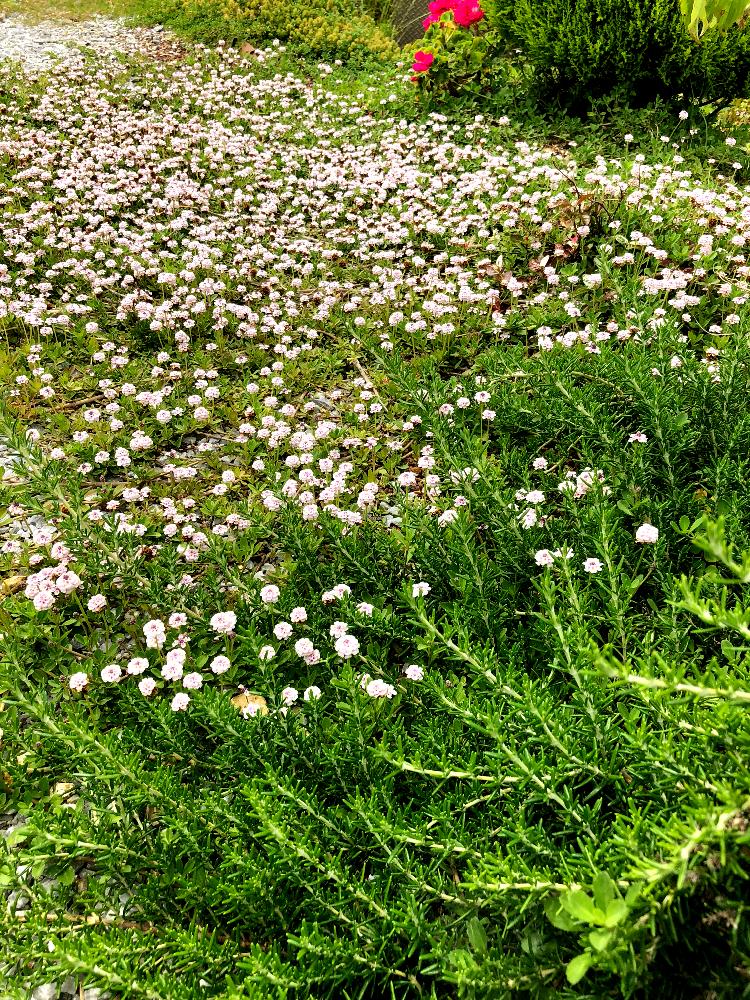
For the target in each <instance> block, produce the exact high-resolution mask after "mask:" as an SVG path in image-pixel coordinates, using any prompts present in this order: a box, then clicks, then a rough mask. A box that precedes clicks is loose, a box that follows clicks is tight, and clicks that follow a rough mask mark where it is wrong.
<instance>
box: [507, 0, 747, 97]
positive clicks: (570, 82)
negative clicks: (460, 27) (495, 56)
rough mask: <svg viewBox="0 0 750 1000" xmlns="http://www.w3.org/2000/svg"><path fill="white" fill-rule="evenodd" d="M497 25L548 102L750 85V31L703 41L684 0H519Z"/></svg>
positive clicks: (737, 89) (724, 93)
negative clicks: (694, 32) (688, 21)
mask: <svg viewBox="0 0 750 1000" xmlns="http://www.w3.org/2000/svg"><path fill="white" fill-rule="evenodd" d="M497 31H498V33H499V35H500V36H501V37H503V38H506V39H508V40H510V41H512V42H514V43H516V44H518V45H519V46H520V47H521V49H522V50H523V53H524V55H525V57H526V58H527V59H528V60H529V62H530V63H531V66H532V67H533V74H534V89H535V92H536V94H537V96H538V98H539V99H540V100H542V101H553V102H555V103H558V102H559V103H562V104H564V105H567V106H573V107H582V106H585V105H586V104H589V103H590V102H591V101H593V100H595V99H596V98H599V97H604V96H606V95H612V94H614V95H616V96H617V97H619V98H620V99H622V100H623V101H626V102H631V103H637V104H643V103H646V102H648V101H651V100H653V99H654V98H656V97H662V98H665V99H674V98H675V97H676V96H677V95H678V94H682V95H684V96H685V98H687V99H695V100H699V101H709V100H721V99H726V98H735V97H742V96H745V95H746V94H747V93H748V87H750V30H748V28H747V27H742V28H739V27H732V28H730V29H729V30H727V31H725V32H718V31H713V32H709V33H707V34H706V36H705V37H704V38H703V39H702V40H701V41H700V42H699V43H698V42H696V41H694V39H693V38H692V37H691V36H690V35H689V33H688V31H687V28H686V26H685V23H684V21H683V18H682V15H681V12H680V4H679V0H518V3H517V4H516V5H515V8H514V11H513V14H512V17H511V18H510V19H503V20H500V21H498V24H497Z"/></svg>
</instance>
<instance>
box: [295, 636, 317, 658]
mask: <svg viewBox="0 0 750 1000" xmlns="http://www.w3.org/2000/svg"><path fill="white" fill-rule="evenodd" d="M314 648H315V647H314V646H313V644H312V642H311V641H310V640H309V639H298V640H297V641H296V642H295V644H294V652H295V653H296V654H297V656H308V655H309V654H310V653H312V651H313V649H314Z"/></svg>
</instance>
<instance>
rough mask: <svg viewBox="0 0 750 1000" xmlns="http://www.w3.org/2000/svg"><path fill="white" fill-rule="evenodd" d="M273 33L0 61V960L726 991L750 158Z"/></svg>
mask: <svg viewBox="0 0 750 1000" xmlns="http://www.w3.org/2000/svg"><path fill="white" fill-rule="evenodd" d="M263 55H264V60H262V61H261V60H258V61H257V62H255V61H250V60H247V59H244V58H242V57H240V56H239V55H237V54H236V53H233V52H224V53H223V54H221V55H218V56H217V55H215V54H214V55H207V54H205V53H199V55H198V56H197V57H196V58H191V59H188V60H187V61H186V62H185V63H180V64H178V65H176V66H156V67H151V66H144V65H142V64H136V65H134V66H132V67H130V68H129V69H128V68H125V69H123V67H121V66H120V65H119V64H117V63H115V62H114V60H113V61H111V62H108V61H105V60H102V61H100V63H99V64H97V65H96V66H92V65H84V64H83V63H82V64H81V66H80V67H78V69H75V68H74V69H73V70H70V69H66V70H65V71H64V72H61V73H58V74H54V73H53V74H51V76H50V78H49V79H48V80H47V81H43V82H42V83H41V84H37V85H35V86H31V85H27V84H21V83H19V80H18V79H17V78H15V77H12V76H8V77H7V78H6V79H5V84H4V86H5V89H4V91H3V101H4V102H5V103H6V106H7V111H8V114H7V122H8V124H7V131H6V133H5V135H4V138H3V143H2V145H1V146H0V195H1V198H0V212H1V213H2V226H0V253H1V254H2V257H3V258H4V259H5V260H7V261H8V263H7V264H6V265H4V269H0V279H2V280H0V303H2V316H1V317H0V332H2V334H3V343H2V349H1V350H0V384H1V385H2V388H3V390H4V395H3V400H4V402H3V419H2V425H1V427H0V437H1V438H2V440H3V441H7V442H9V443H10V444H11V445H12V447H13V449H14V452H15V453H16V454H17V455H18V462H17V476H16V477H13V476H9V477H7V478H6V479H5V480H4V481H3V483H2V494H1V495H0V503H2V507H3V509H4V510H5V511H7V514H6V515H5V516H4V518H3V523H2V527H3V529H4V530H6V531H7V532H8V533H7V534H4V535H3V543H4V544H3V545H2V546H0V558H1V559H2V563H1V564H0V566H1V568H2V577H3V584H2V592H1V593H2V603H0V621H1V622H2V629H3V647H2V654H1V659H0V697H1V698H2V712H1V713H0V726H1V727H2V734H1V739H2V742H1V743H0V751H1V752H2V769H1V773H0V779H1V781H2V786H1V787H2V792H0V806H2V810H3V811H7V812H8V813H11V812H13V811H16V810H17V811H18V813H19V818H18V819H17V822H16V823H15V827H16V828H15V829H14V830H13V832H12V833H11V835H10V836H9V837H8V838H7V839H5V840H3V841H1V842H0V885H2V888H3V891H4V892H5V893H6V900H5V902H6V905H5V906H4V908H3V910H2V915H1V916H0V939H1V940H2V941H3V945H4V947H3V950H2V953H1V954H0V991H2V994H3V995H4V996H5V995H7V996H8V997H14V998H15V997H17V998H19V1000H20V998H22V997H23V998H27V997H28V996H29V995H30V992H31V990H32V989H33V987H35V986H37V985H39V984H42V983H46V982H50V981H59V980H61V979H63V978H65V977H66V976H67V975H72V976H73V977H74V978H75V979H76V980H77V981H78V983H79V984H80V985H81V987H83V986H84V985H85V986H98V987H101V988H104V989H106V990H107V991H108V992H109V993H110V995H111V996H112V997H116V998H119V997H123V998H124V997H146V998H149V1000H197V998H202V997H207V998H214V997H216V998H219V997H221V998H227V1000H229V998H236V1000H239V998H243V997H246V998H254V1000H266V998H268V1000H276V998H287V1000H305V998H314V1000H324V998H331V1000H344V998H346V1000H348V998H352V1000H353V998H355V997H356V998H359V1000H381V998H390V1000H396V998H398V1000H418V998H430V1000H438V998H440V1000H442V998H449V997H450V998H452V997H464V998H471V1000H496V998H497V1000H501V998H510V997H518V996H521V997H529V998H552V997H554V998H561V1000H564V998H574V997H576V998H591V1000H593V998H601V997H617V996H623V995H624V996H634V997H641V996H648V997H650V998H657V1000H671V998H674V997H682V996H684V997H694V996H696V995H698V996H710V995H714V996H718V997H735V996H740V995H742V992H743V991H744V989H745V984H746V981H747V977H748V970H749V969H750V924H749V923H748V914H747V902H746V901H747V876H748V869H749V867H750V861H749V855H748V845H749V844H750V828H749V827H748V823H749V822H750V720H748V714H747V713H748V710H749V709H750V704H748V703H749V702H750V557H749V556H748V555H744V556H743V555H738V552H742V551H746V550H750V509H749V508H748V494H749V491H750V464H749V462H748V454H749V452H750V411H748V406H747V395H748V388H749V387H750V318H749V317H748V315H747V312H746V310H744V309H743V308H742V307H743V306H744V305H745V304H746V302H747V299H748V296H749V295H750V272H749V271H748V268H747V265H746V255H745V252H744V250H743V247H744V246H745V245H746V242H747V240H748V239H750V190H748V188H747V186H746V184H745V183H744V182H745V179H746V177H747V157H746V154H745V153H744V152H741V151H740V150H739V149H736V148H733V147H732V146H731V145H730V146H727V145H726V144H725V143H724V141H723V136H717V135H715V134H714V133H712V132H711V131H710V129H708V127H704V129H703V131H702V132H701V134H700V135H696V134H695V129H692V130H691V125H692V123H691V122H687V123H685V122H683V121H681V120H680V119H679V118H678V117H677V116H676V115H672V114H671V113H669V114H667V113H663V112H659V113H657V112H653V114H651V115H650V116H647V115H643V116H640V117H633V116H630V117H627V118H626V117H624V116H623V117H622V118H616V119H614V120H610V121H608V122H607V123H606V127H605V128H602V129H600V128H597V127H596V126H595V125H588V126H583V125H581V124H580V123H577V124H573V125H571V124H570V123H568V125H567V126H565V127H563V126H560V125H558V127H557V130H556V131H553V130H552V129H551V128H549V127H545V126H540V125H538V124H532V123H530V122H529V121H525V120H523V121H518V122H510V121H507V120H506V121H504V122H502V121H501V122H499V123H497V124H493V123H491V122H488V121H486V120H482V119H481V118H480V119H479V120H475V119H474V117H473V116H471V117H470V118H465V119H464V118H459V119H455V120H451V119H448V118H447V117H446V116H443V115H438V114H433V115H430V116H425V117H423V118H420V117H416V116H415V115H414V114H413V110H412V109H411V108H410V106H409V104H408V92H407V90H406V87H407V85H406V84H405V83H404V84H401V85H394V84H393V82H392V79H391V76H390V73H389V74H388V75H387V76H386V78H385V82H383V78H382V77H380V76H377V75H369V74H362V75H354V74H348V73H347V71H345V70H342V71H341V72H339V71H338V70H336V71H334V72H333V73H331V74H329V73H328V72H327V70H319V69H318V68H316V67H315V66H314V65H312V64H302V65H300V64H295V63H293V62H292V61H291V60H289V59H288V58H287V57H286V56H283V55H282V56H279V55H278V54H275V50H272V49H270V48H269V49H268V50H266V51H265V52H264V53H263ZM370 88H371V89H370ZM365 94H367V95H368V96H367V98H366V99H365V98H364V95H365ZM360 95H362V99H361V100H360ZM391 95H393V97H394V100H390V98H391ZM384 106H385V107H384ZM390 108H394V111H393V112H391V111H390V110H389V109H390ZM564 128H565V129H567V131H564ZM631 129H634V130H635V131H636V132H637V135H636V136H633V135H631V134H629V133H630V130H631ZM561 131H563V132H564V134H560V132H561ZM664 134H668V135H669V136H670V138H671V140H672V142H667V143H664V142H663V141H662V139H661V136H663V135H664ZM40 147H41V148H43V149H44V151H45V152H44V156H43V157H42V158H40V160H39V161H36V160H34V156H35V155H36V154H35V151H36V150H38V149H39V148H40ZM82 151H84V152H85V155H83V153H82ZM735 157H736V159H735ZM90 206H94V207H93V208H91V209H90ZM40 303H41V305H40ZM61 316H62V317H64V321H61V319H60V317H61ZM253 316H254V317H255V318H254V319H253V318H252V317H253ZM47 324H48V325H47ZM201 411H203V412H201ZM165 412H166V417H165V418H163V419H162V416H163V414H164V413H165ZM282 418H283V420H282ZM284 422H286V425H285V429H284V430H283V431H282V430H281V429H280V427H281V425H282V424H284ZM270 428H274V439H272V435H271V431H270ZM261 432H265V436H264V435H263V433H261ZM276 432H278V435H277V434H276ZM292 432H294V433H292ZM313 432H315V433H313ZM318 432H319V433H318ZM297 434H299V435H300V438H299V439H298V440H297V441H296V442H295V440H294V438H295V436H296V435H297ZM134 442H135V443H134ZM145 442H148V443H145ZM123 451H124V452H125V455H124V457H123V456H122V455H121V454H120V457H119V458H118V453H122V452H123ZM302 456H305V457H302ZM125 459H127V461H125ZM334 469H335V470H336V472H337V473H340V475H339V477H338V480H335V479H334V478H327V477H331V476H332V470H334ZM175 470H177V472H179V473H184V474H182V475H176V474H175ZM294 477H297V479H298V480H299V482H300V483H302V484H304V489H303V490H300V491H299V492H301V493H302V495H304V493H305V492H306V491H309V493H310V494H311V497H312V499H310V498H309V497H308V499H307V500H302V499H300V498H299V497H298V493H297V492H296V487H297V484H296V480H295V482H294V483H293V487H294V488H293V489H291V490H287V491H286V492H284V487H285V486H286V483H287V481H288V480H289V479H293V478H294ZM347 477H348V478H347ZM334 485H335V486H336V487H337V489H338V487H339V486H340V487H341V489H340V490H338V492H336V491H333V493H332V492H331V489H332V487H333V486H334ZM344 487H345V488H344ZM324 494H325V495H324ZM331 497H333V500H335V501H336V504H338V507H337V506H336V505H335V504H332V503H331ZM375 498H377V502H376V499H375ZM269 501H270V502H269ZM311 507H312V508H314V510H312V511H311V510H310V508H311ZM342 511H343V512H344V514H346V515H349V516H348V517H341V516H337V515H341V513H342ZM35 516H36V517H37V518H41V519H42V520H43V521H44V525H45V526H47V527H49V532H48V533H47V534H45V531H46V528H45V527H44V526H42V527H40V523H39V521H38V520H37V521H33V518H34V517H35ZM19 520H21V521H23V523H24V524H25V525H27V526H28V532H27V534H24V535H19V536H16V535H14V534H13V533H12V531H11V528H12V525H13V524H14V523H18V521H19ZM217 528H218V529H220V530H218V531H216V530H215V529H217ZM172 529H174V531H172ZM644 529H646V530H645V531H644ZM656 529H658V530H656ZM728 540H731V543H732V544H730V541H728ZM55 550H57V552H55ZM57 562H59V563H60V566H58V567H57V568H58V569H60V567H63V566H64V567H69V569H67V570H66V572H75V574H77V579H78V583H77V584H75V583H70V585H69V586H66V587H61V586H58V587H57V590H55V592H54V595H53V600H52V603H51V604H47V605H46V606H45V605H44V603H43V602H40V603H39V604H38V605H37V604H35V603H34V601H35V598H37V597H38V596H39V591H38V590H37V589H36V585H35V584H34V585H32V581H33V580H34V578H35V577H38V576H39V575H40V574H41V573H43V572H44V571H45V570H49V569H52V568H53V564H55V563H57ZM64 575H65V574H64V573H63V574H62V575H61V576H57V577H56V579H58V580H59V579H61V578H62V576H64ZM186 575H187V577H188V579H187V582H185V576H186ZM49 579H50V577H49V576H48V577H47V580H49ZM37 582H38V581H37ZM337 588H338V589H337ZM269 589H270V591H271V593H269V592H268V590H269ZM42 590H43V588H42ZM264 592H265V596H264ZM42 596H43V595H42ZM102 601H104V603H102ZM301 608H304V609H306V616H305V618H304V619H303V618H302V617H301V616H299V615H297V616H295V612H298V611H299V610H300V609H301ZM226 615H232V616H233V617H234V619H235V620H234V621H230V622H229V624H228V626H227V627H224V625H223V624H222V623H221V622H219V624H218V625H215V624H213V623H214V621H215V619H216V617H217V616H218V617H219V618H222V616H226ZM173 618H177V619H179V620H178V621H176V623H175V624H172V619H173ZM154 620H158V621H159V622H160V623H161V625H162V627H163V628H165V626H164V620H167V622H168V629H166V628H165V634H166V633H167V632H168V634H169V640H168V643H167V645H164V649H162V647H161V646H160V645H159V644H158V642H157V643H152V644H151V645H149V644H148V642H147V641H144V637H146V639H147V638H148V635H149V626H150V625H151V626H153V624H154ZM289 622H294V625H295V627H294V629H292V628H291V625H289V630H290V631H288V632H286V634H285V632H284V630H283V629H282V628H281V626H286V625H288V624H289ZM341 625H345V626H346V627H347V628H349V629H350V630H351V633H352V634H353V635H354V636H356V637H357V647H356V652H351V651H349V652H346V651H342V649H343V647H339V645H338V644H337V643H334V641H333V637H334V636H337V635H338V637H339V638H341V631H340V628H339V626H341ZM157 631H158V630H157ZM183 631H184V635H183V636H182V638H183V639H184V641H183V642H182V644H181V643H180V636H181V634H182V632H183ZM300 637H304V638H305V639H307V638H309V640H310V646H311V647H312V646H314V647H315V652H317V653H318V657H317V659H316V658H315V657H314V656H312V657H308V659H305V657H304V655H303V654H298V651H297V650H296V646H295V640H297V641H299V639H300ZM269 644H273V647H274V649H275V652H274V654H273V655H272V656H270V657H269V656H268V655H267V652H264V650H266V651H267V649H268V645H269ZM169 645H173V649H178V648H180V649H182V648H184V647H187V649H188V652H187V653H186V657H187V666H186V670H190V671H191V673H190V674H188V675H187V676H184V677H183V676H182V671H181V670H180V674H179V676H177V675H173V676H171V677H170V676H169V675H168V674H167V671H166V669H165V667H166V666H168V665H169V663H168V654H166V650H167V648H168V646H169ZM171 651H172V650H170V652H171ZM217 653H218V654H220V655H219V656H218V657H216V655H215V654H217ZM163 654H166V655H167V662H166V663H165V655H163ZM212 657H215V659H214V661H213V662H214V663H215V662H216V659H220V658H222V657H223V658H224V659H225V660H226V667H225V668H221V669H219V668H218V667H217V668H216V669H214V668H213V667H210V666H209V663H210V662H211V658H212ZM131 658H132V659H131ZM137 659H138V660H140V661H141V663H140V665H139V664H138V663H137V662H136V660H137ZM143 662H145V664H146V665H145V667H144V666H143ZM126 663H133V664H136V665H135V667H134V669H133V671H130V668H129V666H128V669H127V670H125V669H121V668H120V667H119V664H122V666H123V668H124V667H125V664H126ZM113 665H114V666H116V667H117V670H118V671H119V672H117V671H116V672H115V673H114V674H112V673H111V672H110V674H109V675H108V674H107V671H108V670H110V671H111V668H112V666H113ZM410 668H411V669H412V673H411V674H408V673H406V671H408V670H409V669H410ZM415 668H416V669H415ZM136 671H141V672H140V673H137V672H136ZM196 673H201V676H202V683H201V685H195V684H193V686H189V685H188V684H187V683H184V690H183V687H181V684H180V682H181V681H185V682H186V681H187V678H188V677H189V676H192V677H195V675H196ZM81 674H85V678H86V679H85V680H84V681H80V677H81ZM363 675H364V676H363ZM76 678H79V682H76V680H75V679H76ZM139 678H141V683H142V682H143V680H150V681H152V682H153V688H152V690H151V691H150V692H149V693H145V692H143V691H142V690H141V689H140V688H139V687H138V686H137V683H136V682H137V681H138V679H139ZM371 678H376V679H378V681H380V682H381V687H380V689H379V690H380V693H379V694H378V693H373V690H374V691H375V692H377V691H378V689H377V688H376V689H372V688H371V686H370V684H369V683H368V679H371ZM289 686H294V688H295V695H296V694H297V693H298V692H297V690H296V689H299V691H300V692H301V691H302V690H305V691H306V692H307V693H308V695H307V696H300V697H295V698H291V697H290V696H289V695H286V696H285V694H284V691H287V692H288V691H289ZM384 688H385V689H387V691H386V693H385V694H383V693H382V692H383V690H384ZM188 690H189V698H188V696H187V691H188ZM316 691H317V695H319V697H318V696H317V695H316V693H315V692H316ZM175 692H176V693H175ZM253 695H254V696H255V698H256V699H259V700H256V702H255V703H254V704H255V705H261V706H262V707H261V709H260V710H259V711H257V713H256V714H255V715H251V714H250V713H248V712H244V713H243V712H241V711H238V707H242V706H243V705H244V706H245V707H247V705H248V704H253V703H251V702H249V701H248V699H249V697H250V696H253ZM173 696H174V697H173ZM178 698H182V699H184V700H183V702H182V704H181V705H180V704H179V703H178V704H177V705H176V704H175V702H176V699H178ZM170 699H172V700H171V701H170Z"/></svg>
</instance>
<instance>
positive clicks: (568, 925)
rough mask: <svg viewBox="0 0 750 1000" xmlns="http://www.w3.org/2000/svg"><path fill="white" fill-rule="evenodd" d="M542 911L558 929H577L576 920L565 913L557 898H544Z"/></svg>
mask: <svg viewBox="0 0 750 1000" xmlns="http://www.w3.org/2000/svg"><path fill="white" fill-rule="evenodd" d="M544 912H545V913H546V915H547V919H548V920H549V922H550V923H551V924H552V926H553V927H557V928H558V930H561V931H574V930H577V929H578V921H576V920H574V919H573V917H571V915H570V914H569V913H566V911H565V910H564V909H563V908H562V906H561V904H560V900H559V899H545V901H544Z"/></svg>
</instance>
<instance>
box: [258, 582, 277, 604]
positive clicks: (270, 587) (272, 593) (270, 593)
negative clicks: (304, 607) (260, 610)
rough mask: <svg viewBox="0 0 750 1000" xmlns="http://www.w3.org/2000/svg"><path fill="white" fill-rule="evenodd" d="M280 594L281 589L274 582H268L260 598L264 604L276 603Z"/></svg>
mask: <svg viewBox="0 0 750 1000" xmlns="http://www.w3.org/2000/svg"><path fill="white" fill-rule="evenodd" d="M280 596H281V591H280V590H279V588H278V587H276V586H275V585H274V584H272V583H269V584H267V585H266V586H265V587H263V588H262V589H261V592H260V599H261V601H262V602H263V603H264V604H276V602H277V601H278V599H279V597H280Z"/></svg>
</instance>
